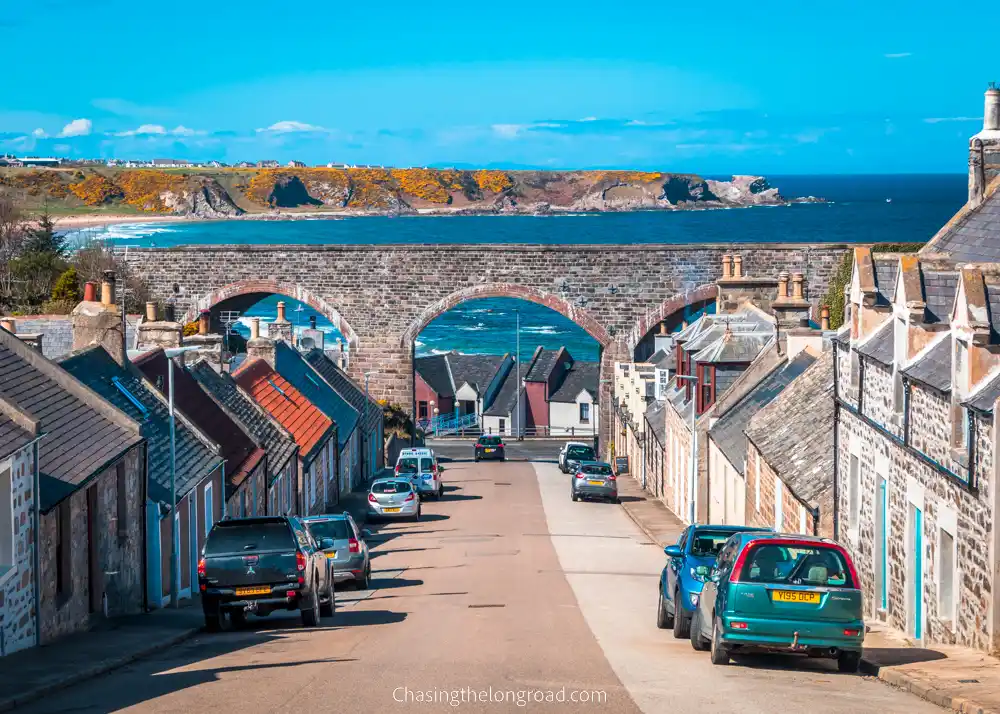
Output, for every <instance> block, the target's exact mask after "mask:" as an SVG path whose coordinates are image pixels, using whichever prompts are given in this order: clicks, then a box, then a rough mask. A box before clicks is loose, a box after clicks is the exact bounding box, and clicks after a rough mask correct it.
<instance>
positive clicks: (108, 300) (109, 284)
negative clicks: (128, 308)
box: [101, 270, 115, 305]
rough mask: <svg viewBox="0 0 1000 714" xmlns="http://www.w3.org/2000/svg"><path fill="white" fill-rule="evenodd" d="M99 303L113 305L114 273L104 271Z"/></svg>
mask: <svg viewBox="0 0 1000 714" xmlns="http://www.w3.org/2000/svg"><path fill="white" fill-rule="evenodd" d="M101 303H102V304H104V305H114V304H115V271H113V270H105V271H104V274H103V280H102V281H101Z"/></svg>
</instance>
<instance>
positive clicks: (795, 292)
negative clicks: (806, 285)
mask: <svg viewBox="0 0 1000 714" xmlns="http://www.w3.org/2000/svg"><path fill="white" fill-rule="evenodd" d="M802 281H803V277H802V273H793V274H792V299H793V300H805V296H804V295H803V293H802Z"/></svg>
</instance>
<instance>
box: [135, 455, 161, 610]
mask: <svg viewBox="0 0 1000 714" xmlns="http://www.w3.org/2000/svg"><path fill="white" fill-rule="evenodd" d="M148 457H149V442H148V441H146V440H145V439H143V441H142V463H143V469H142V479H141V481H142V486H140V490H141V492H142V611H143V612H149V583H148V582H147V579H148V578H149V563H147V562H146V558H147V555H148V554H149V550H148V547H149V527H148V526H149V514H148V513H147V512H146V509H148V508H149V479H148V478H147V474H148V473H149V471H148V468H149V460H148ZM157 508H159V506H157ZM156 527H157V528H159V527H160V521H159V519H157V521H156ZM160 589H161V590H162V589H163V587H162V585H161V587H160Z"/></svg>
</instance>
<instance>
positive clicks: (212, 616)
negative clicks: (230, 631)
mask: <svg viewBox="0 0 1000 714" xmlns="http://www.w3.org/2000/svg"><path fill="white" fill-rule="evenodd" d="M222 620H223V615H222V610H221V609H220V608H219V606H218V605H216V606H215V607H213V608H207V607H206V608H205V629H206V630H208V631H209V632H221V631H222Z"/></svg>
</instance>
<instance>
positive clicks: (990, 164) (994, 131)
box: [969, 82, 1000, 208]
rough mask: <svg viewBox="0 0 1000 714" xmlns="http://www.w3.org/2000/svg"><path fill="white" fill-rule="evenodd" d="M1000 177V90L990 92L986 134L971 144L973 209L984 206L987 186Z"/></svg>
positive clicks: (985, 114)
mask: <svg viewBox="0 0 1000 714" xmlns="http://www.w3.org/2000/svg"><path fill="white" fill-rule="evenodd" d="M998 173H1000V87H998V86H997V83H996V82H990V85H989V88H988V89H987V90H986V96H985V106H984V111H983V130H982V131H981V132H979V133H978V134H976V135H975V136H974V137H972V139H971V140H970V141H969V205H970V207H972V208H975V207H976V206H978V205H979V204H980V203H982V200H983V197H984V195H985V193H986V185H987V184H988V183H989V182H990V181H991V180H992V179H993V178H995V177H996V176H997V174H998Z"/></svg>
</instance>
